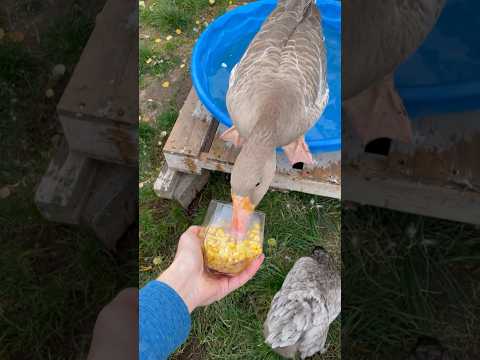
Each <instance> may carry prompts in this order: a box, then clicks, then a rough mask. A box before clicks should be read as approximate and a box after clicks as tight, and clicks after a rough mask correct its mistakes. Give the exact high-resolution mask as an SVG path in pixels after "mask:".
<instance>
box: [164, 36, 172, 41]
mask: <svg viewBox="0 0 480 360" xmlns="http://www.w3.org/2000/svg"><path fill="white" fill-rule="evenodd" d="M172 37H173V36H172V35H168V36H167V37H166V38H165V39H167V41H170V40H172Z"/></svg>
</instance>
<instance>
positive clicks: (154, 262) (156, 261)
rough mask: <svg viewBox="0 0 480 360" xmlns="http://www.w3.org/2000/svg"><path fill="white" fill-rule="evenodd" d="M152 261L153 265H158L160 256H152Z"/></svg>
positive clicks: (160, 260) (160, 261) (160, 259)
mask: <svg viewBox="0 0 480 360" xmlns="http://www.w3.org/2000/svg"><path fill="white" fill-rule="evenodd" d="M152 263H153V265H155V266H158V265H160V264H161V263H162V258H161V257H160V256H156V257H154V258H153V261H152Z"/></svg>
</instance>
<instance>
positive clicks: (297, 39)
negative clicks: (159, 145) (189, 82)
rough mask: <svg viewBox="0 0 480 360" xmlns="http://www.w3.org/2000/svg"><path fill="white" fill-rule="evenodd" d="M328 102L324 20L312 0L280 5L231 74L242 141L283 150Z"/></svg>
mask: <svg viewBox="0 0 480 360" xmlns="http://www.w3.org/2000/svg"><path fill="white" fill-rule="evenodd" d="M327 101H328V86H327V81H326V54H325V48H324V40H323V31H322V27H321V21H320V14H319V11H318V9H317V7H316V6H315V5H314V2H313V1H312V0H286V1H280V2H279V3H278V5H277V7H276V8H275V10H273V12H272V13H271V14H270V16H269V17H268V18H267V20H266V21H265V22H264V24H263V25H262V27H261V29H260V31H259V32H258V33H257V34H256V36H255V37H254V39H253V40H252V42H251V43H250V45H249V47H248V49H247V51H246V52H245V54H244V55H243V57H242V58H241V60H240V62H239V63H238V64H237V65H236V66H235V68H234V69H233V70H232V72H231V74H230V80H229V89H228V92H227V108H228V112H229V114H230V116H231V118H232V120H233V123H234V125H235V126H236V127H237V129H238V130H239V132H240V135H241V136H242V137H244V138H248V137H249V136H250V134H251V132H252V130H253V128H255V127H256V134H255V135H256V136H257V137H258V138H268V139H269V140H270V141H271V142H273V145H275V146H284V145H287V144H289V143H291V142H292V141H294V140H296V139H297V138H299V137H301V136H302V135H304V134H305V132H307V131H308V129H309V128H310V127H311V126H313V124H314V123H315V121H316V120H317V119H318V118H319V117H320V115H321V113H322V111H323V109H324V108H325V106H326V103H327Z"/></svg>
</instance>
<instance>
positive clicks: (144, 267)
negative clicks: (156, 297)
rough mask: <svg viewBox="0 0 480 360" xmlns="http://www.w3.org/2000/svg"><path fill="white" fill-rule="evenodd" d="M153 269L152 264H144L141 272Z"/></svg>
mask: <svg viewBox="0 0 480 360" xmlns="http://www.w3.org/2000/svg"><path fill="white" fill-rule="evenodd" d="M152 269H153V268H152V267H151V266H142V267H141V268H140V271H141V272H145V271H150V270H152Z"/></svg>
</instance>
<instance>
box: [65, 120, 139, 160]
mask: <svg viewBox="0 0 480 360" xmlns="http://www.w3.org/2000/svg"><path fill="white" fill-rule="evenodd" d="M60 121H61V123H62V127H63V130H64V133H65V136H66V138H67V141H68V143H69V145H70V148H71V149H72V150H74V151H77V152H79V153H83V154H85V155H87V156H89V157H91V158H93V159H97V160H101V161H106V162H112V163H117V164H121V165H127V166H134V167H136V166H137V165H138V161H137V159H138V128H132V127H129V126H125V125H124V124H120V123H97V122H95V121H90V120H85V121H78V120H77V119H74V118H71V117H67V116H60Z"/></svg>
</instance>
